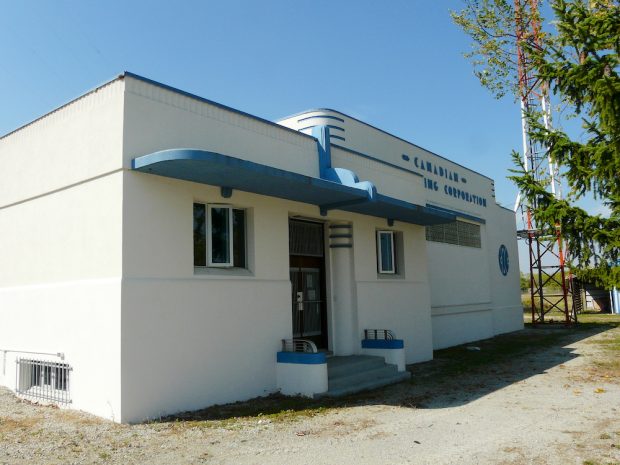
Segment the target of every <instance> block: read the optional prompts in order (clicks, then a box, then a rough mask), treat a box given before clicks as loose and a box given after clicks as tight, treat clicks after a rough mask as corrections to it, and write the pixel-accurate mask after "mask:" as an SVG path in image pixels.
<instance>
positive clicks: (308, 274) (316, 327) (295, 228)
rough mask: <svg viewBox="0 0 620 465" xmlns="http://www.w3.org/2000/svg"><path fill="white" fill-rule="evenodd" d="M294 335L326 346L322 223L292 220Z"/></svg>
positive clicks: (290, 236)
mask: <svg viewBox="0 0 620 465" xmlns="http://www.w3.org/2000/svg"><path fill="white" fill-rule="evenodd" d="M289 252H290V276H291V309H292V320H293V337H296V338H303V339H310V340H312V341H313V342H314V343H315V344H316V345H317V347H319V348H327V311H326V304H325V258H324V238H323V224H321V223H312V222H308V221H300V220H290V221H289Z"/></svg>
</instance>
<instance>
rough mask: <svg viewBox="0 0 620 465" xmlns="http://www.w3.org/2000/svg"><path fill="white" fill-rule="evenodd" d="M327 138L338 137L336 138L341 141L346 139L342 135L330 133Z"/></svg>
mask: <svg viewBox="0 0 620 465" xmlns="http://www.w3.org/2000/svg"><path fill="white" fill-rule="evenodd" d="M329 138H330V139H338V140H341V141H346V139H345V138H344V137H341V136H337V135H335V134H330V135H329Z"/></svg>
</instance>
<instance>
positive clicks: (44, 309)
mask: <svg viewBox="0 0 620 465" xmlns="http://www.w3.org/2000/svg"><path fill="white" fill-rule="evenodd" d="M121 183H122V174H121V173H120V172H119V173H116V174H112V175H109V176H106V177H103V178H99V179H96V180H94V181H90V182H87V183H84V184H79V185H77V186H75V187H71V188H67V189H65V190H62V191H58V192H56V193H53V194H49V195H45V196H42V197H38V198H36V199H33V200H29V201H26V202H24V203H20V204H18V205H14V206H12V207H7V208H4V209H0V230H1V231H4V233H3V236H2V241H0V262H2V264H3V266H2V267H1V270H2V271H0V319H1V321H2V324H0V351H2V350H9V351H11V352H8V353H7V354H6V355H7V357H6V366H5V367H3V371H2V375H1V376H0V383H1V384H2V385H4V386H7V387H9V388H11V389H15V387H16V379H15V378H16V371H15V358H16V357H18V356H24V357H31V358H34V359H43V360H52V361H60V360H59V359H58V358H57V357H53V356H47V355H37V354H22V353H19V352H15V351H28V352H37V351H39V352H46V353H52V354H55V353H64V354H65V359H64V362H65V363H68V364H69V365H70V366H71V367H72V368H73V371H72V372H71V389H70V390H71V397H72V399H73V402H72V404H71V406H72V407H73V408H77V409H82V410H86V411H88V412H91V413H95V414H97V415H101V416H103V417H106V418H110V419H114V420H119V418H120V382H121V380H120V290H121V282H120V275H121V256H120V254H121V220H122V217H121V202H122V199H121V191H122V185H121Z"/></svg>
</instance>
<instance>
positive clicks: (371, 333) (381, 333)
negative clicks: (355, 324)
mask: <svg viewBox="0 0 620 465" xmlns="http://www.w3.org/2000/svg"><path fill="white" fill-rule="evenodd" d="M364 339H383V340H388V341H389V340H392V339H395V336H394V333H393V332H392V330H390V329H365V330H364Z"/></svg>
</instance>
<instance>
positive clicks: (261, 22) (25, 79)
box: [0, 0, 521, 208]
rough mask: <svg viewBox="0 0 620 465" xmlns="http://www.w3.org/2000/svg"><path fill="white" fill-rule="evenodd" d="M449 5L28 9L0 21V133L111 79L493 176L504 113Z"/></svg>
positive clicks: (498, 176)
mask: <svg viewBox="0 0 620 465" xmlns="http://www.w3.org/2000/svg"><path fill="white" fill-rule="evenodd" d="M461 6H462V4H461V2H460V1H457V0H454V1H452V0H446V1H423V0H400V1H398V0H394V1H391V2H378V1H366V0H350V1H333V0H332V1H322V0H314V1H312V2H310V1H305V2H304V1H291V0H287V1H280V0H277V1H272V0H268V1H262V2H257V1H240V0H226V1H217V2H216V1H200V2H199V1H177V2H162V1H154V0H151V1H148V2H147V1H122V2H121V1H116V0H114V1H113V0H106V1H99V2H96V1H94V0H92V1H91V0H83V1H66V0H57V1H53V2H52V1H30V0H24V1H19V2H8V1H7V2H4V3H3V11H2V14H1V15H0V54H1V56H2V66H0V102H1V107H0V108H2V111H0V134H4V133H6V132H8V131H10V130H12V129H14V128H16V127H18V126H20V125H22V124H24V123H26V122H28V121H30V120H32V119H34V118H36V117H38V116H40V115H42V114H44V113H46V112H48V111H50V110H51V109H53V108H55V107H57V106H59V105H61V104H62V103H64V102H66V101H68V100H71V99H72V98H75V97H77V96H79V95H80V94H82V93H83V92H85V91H87V90H89V89H90V88H92V87H95V86H96V85H98V84H100V83H102V82H104V81H107V80H109V79H111V78H113V77H114V76H115V75H117V74H119V73H121V72H122V71H123V70H128V71H132V72H134V73H137V74H141V75H143V76H146V77H148V78H151V79H154V80H157V81H160V82H163V83H165V84H169V85H172V86H175V87H178V88H181V89H183V90H186V91H189V92H193V93H196V94H198V95H201V96H203V97H206V98H209V99H212V100H215V101H218V102H221V103H223V104H226V105H229V106H232V107H235V108H238V109H240V110H243V111H246V112H248V113H252V114H255V115H258V116H261V117H264V118H267V119H271V120H275V119H278V118H281V117H284V116H287V115H289V114H292V113H296V112H299V111H302V110H305V109H309V108H316V107H329V108H334V109H337V110H340V111H342V112H344V113H348V114H350V115H352V116H355V117H358V118H360V119H362V120H364V121H367V122H368V123H370V124H373V125H375V126H378V127H380V128H382V129H384V130H386V131H388V132H391V133H393V134H396V135H398V136H400V137H402V138H405V139H407V140H410V141H412V142H414V143H416V144H418V145H421V146H422V147H425V148H427V149H429V150H432V151H434V152H437V153H439V154H441V155H443V156H446V157H448V158H450V159H452V160H454V161H456V162H458V163H461V164H463V165H466V166H468V167H470V168H472V169H474V170H476V171H479V172H481V173H483V174H485V175H487V176H490V177H492V178H494V179H495V180H496V195H497V200H498V201H499V202H500V203H501V204H502V205H504V206H508V207H509V208H512V205H513V203H514V199H515V196H516V189H515V187H514V186H513V185H512V184H511V183H510V181H508V180H506V175H507V170H508V168H510V167H511V159H510V152H511V150H512V149H520V144H521V135H520V120H519V109H518V106H517V105H516V104H515V103H514V102H513V101H512V100H511V99H510V98H508V99H504V100H501V101H498V100H495V99H493V98H492V97H491V95H490V94H489V93H488V92H487V91H486V90H485V89H483V88H481V87H480V85H479V83H478V81H477V79H476V78H475V77H474V76H473V73H472V68H471V65H470V63H469V62H468V61H467V60H466V59H465V58H463V53H464V52H466V51H467V50H468V49H469V47H470V45H469V40H468V38H467V37H466V36H465V35H464V34H463V33H462V32H461V31H460V30H458V29H457V27H456V26H455V25H453V24H452V22H451V19H450V15H449V10H450V9H459V8H461Z"/></svg>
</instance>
